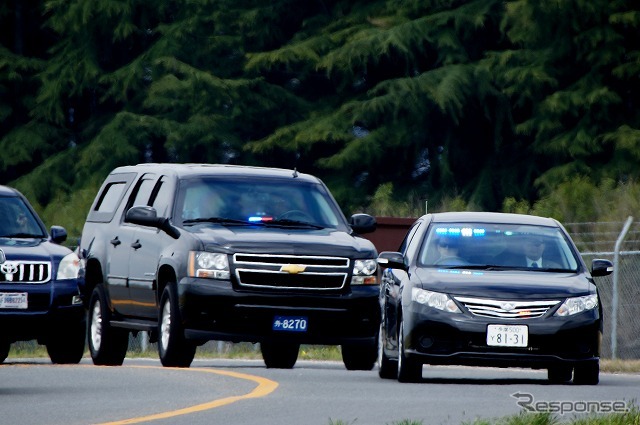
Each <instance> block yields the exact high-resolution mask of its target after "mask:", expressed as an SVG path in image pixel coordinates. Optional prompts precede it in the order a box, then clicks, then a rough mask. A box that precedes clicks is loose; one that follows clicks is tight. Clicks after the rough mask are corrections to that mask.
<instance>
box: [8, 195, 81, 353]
mask: <svg viewBox="0 0 640 425" xmlns="http://www.w3.org/2000/svg"><path fill="white" fill-rule="evenodd" d="M0 218H1V219H0V363H2V362H4V360H5V359H6V358H7V356H8V355H9V349H10V348H11V344H12V343H13V342H16V341H29V340H33V339H35V340H37V341H38V343H39V344H44V345H46V347H47V352H48V353H49V356H50V358H51V361H52V362H53V363H78V362H79V361H80V359H81V358H82V355H83V354H84V341H85V332H86V331H85V324H86V320H85V310H84V307H83V300H82V297H81V292H80V291H81V288H82V286H83V283H84V269H83V267H82V264H81V261H80V259H79V258H78V256H77V255H76V254H75V253H74V252H72V251H71V250H70V249H69V248H66V247H64V246H61V245H60V244H61V243H62V242H64V241H65V240H66V239H67V231H66V230H65V229H64V228H63V227H60V226H51V233H50V234H47V228H46V227H45V225H44V224H43V223H42V221H41V220H40V218H39V217H38V215H37V214H36V212H35V211H34V210H33V208H32V207H31V205H30V204H29V202H28V201H27V199H26V198H25V197H24V196H23V195H22V194H21V193H19V192H18V191H17V190H15V189H13V188H10V187H6V186H0Z"/></svg>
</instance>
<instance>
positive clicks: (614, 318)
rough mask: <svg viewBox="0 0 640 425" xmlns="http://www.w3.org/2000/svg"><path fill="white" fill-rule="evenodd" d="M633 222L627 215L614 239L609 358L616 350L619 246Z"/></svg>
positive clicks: (614, 355)
mask: <svg viewBox="0 0 640 425" xmlns="http://www.w3.org/2000/svg"><path fill="white" fill-rule="evenodd" d="M632 222H633V217H631V216H629V217H627V221H626V222H625V223H624V227H623V228H622V231H621V232H620V235H619V236H618V239H617V240H616V246H615V250H614V253H613V289H612V291H613V294H612V297H611V316H612V320H611V358H612V359H614V360H615V359H616V358H617V351H618V276H619V275H620V272H619V269H620V247H621V246H622V242H623V241H624V238H625V236H627V232H628V231H629V227H631V223H632Z"/></svg>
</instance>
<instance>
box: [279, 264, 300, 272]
mask: <svg viewBox="0 0 640 425" xmlns="http://www.w3.org/2000/svg"><path fill="white" fill-rule="evenodd" d="M306 268H307V266H303V265H302V264H285V265H284V266H282V267H280V271H281V272H286V273H291V274H298V273H302V272H303V271H305V269H306Z"/></svg>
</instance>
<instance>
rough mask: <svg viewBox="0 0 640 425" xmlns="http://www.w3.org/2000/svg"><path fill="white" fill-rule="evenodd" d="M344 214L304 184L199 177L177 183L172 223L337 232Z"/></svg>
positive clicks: (317, 187) (314, 186)
mask: <svg viewBox="0 0 640 425" xmlns="http://www.w3.org/2000/svg"><path fill="white" fill-rule="evenodd" d="M341 214H342V213H341V212H340V210H339V209H338V207H337V205H336V204H335V202H334V201H333V198H331V197H330V196H329V195H328V193H327V192H326V190H325V189H324V186H322V185H320V184H313V183H308V182H304V181H296V180H291V181H286V182H285V181H283V180H259V181H256V180H255V179H251V180H249V179H237V180H229V179H220V178H201V179H200V178H199V179H189V180H183V181H182V182H181V184H180V193H179V196H178V204H177V206H176V214H175V215H176V222H181V223H182V224H183V225H193V224H196V223H202V222H211V223H221V224H225V225H243V224H245V225H246V224H256V225H265V226H271V225H274V226H276V225H277V226H299V227H312V228H325V227H330V228H337V227H341V226H344V223H343V219H341V218H340V215H341Z"/></svg>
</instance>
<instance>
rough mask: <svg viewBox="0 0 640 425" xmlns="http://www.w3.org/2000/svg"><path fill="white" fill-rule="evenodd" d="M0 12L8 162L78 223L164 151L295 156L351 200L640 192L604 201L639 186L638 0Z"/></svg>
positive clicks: (39, 0) (575, 201)
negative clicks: (132, 171) (107, 187)
mask: <svg viewBox="0 0 640 425" xmlns="http://www.w3.org/2000/svg"><path fill="white" fill-rule="evenodd" d="M0 27H1V28H3V30H2V32H0V93H1V94H2V97H1V98H0V150H1V152H2V155H1V156H0V183H3V184H11V185H15V186H17V187H18V188H19V189H21V190H22V191H23V192H24V193H25V194H26V195H27V196H28V197H29V198H30V199H31V200H32V201H33V202H34V204H35V205H36V206H37V208H38V209H39V210H40V211H41V212H42V213H43V215H44V217H45V219H46V221H47V222H50V223H53V222H55V223H56V224H62V225H65V226H67V227H68V228H69V230H70V233H72V234H79V232H80V229H81V225H82V221H83V218H84V216H85V215H86V211H87V208H88V207H89V204H90V202H91V200H92V198H93V195H94V194H95V191H96V190H97V187H98V185H99V184H100V182H101V181H102V179H103V178H104V176H105V175H106V173H108V171H109V170H111V169H112V168H114V167H116V166H118V165H122V164H131V163H138V162H148V161H172V162H213V163H238V164H251V165H264V166H279V167H287V168H293V167H297V168H298V169H299V170H301V171H304V172H310V173H313V174H316V175H318V176H319V177H321V178H322V179H323V180H325V182H327V184H328V185H329V186H330V188H331V189H332V190H333V192H334V194H335V195H336V197H337V198H338V201H339V202H340V203H341V204H342V206H343V207H344V209H345V210H346V211H347V212H351V211H354V210H368V211H370V212H373V213H384V214H388V215H415V214H416V212H417V211H421V210H422V209H423V205H424V203H425V202H426V201H428V202H429V205H430V206H435V208H471V209H484V210H506V211H521V212H522V211H524V212H531V211H533V212H540V213H544V214H547V215H554V216H556V217H557V218H560V219H568V220H574V219H577V218H578V215H576V214H578V213H579V215H580V219H586V220H596V219H598V218H600V217H601V215H598V214H604V215H606V214H619V215H620V214H627V213H628V211H627V210H626V209H627V208H635V206H636V205H637V204H638V203H640V202H639V201H638V198H637V197H636V198H635V200H634V199H630V200H629V199H628V202H627V203H626V205H625V207H624V211H617V210H615V209H613V210H614V212H613V213H612V208H609V209H606V210H605V211H598V208H597V207H596V206H595V205H597V203H598V201H599V200H598V199H597V198H598V197H601V198H602V197H605V198H606V199H612V196H611V195H610V194H611V193H621V194H624V195H623V196H629V195H633V196H637V195H635V194H636V193H638V192H639V191H638V190H637V189H636V188H635V187H636V183H635V181H636V180H637V179H638V177H639V174H640V167H638V166H637V164H638V162H639V160H640V107H639V106H640V105H639V104H638V103H639V101H638V99H640V81H639V80H640V37H639V36H638V33H639V29H640V5H639V4H637V2H633V1H631V0H572V1H564V2H559V1H548V0H516V1H502V0H501V1H498V0H429V1H425V0H361V1H346V0H314V1H304V2H301V1H296V0H272V1H269V2H264V1H258V0H235V1H229V0H188V1H187V0H174V1H167V0H144V1H143V0H47V1H45V0H8V1H5V2H3V3H2V5H0ZM580 194H582V195H585V196H583V197H581V196H580ZM565 195H566V196H565ZM613 199H614V202H615V200H616V198H613ZM585 201H586V202H587V205H583V203H584V202H585ZM590 213H593V214H596V215H595V216H590V215H589V214H590ZM583 216H584V217H583ZM617 218H618V219H619V218H620V217H617Z"/></svg>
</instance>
